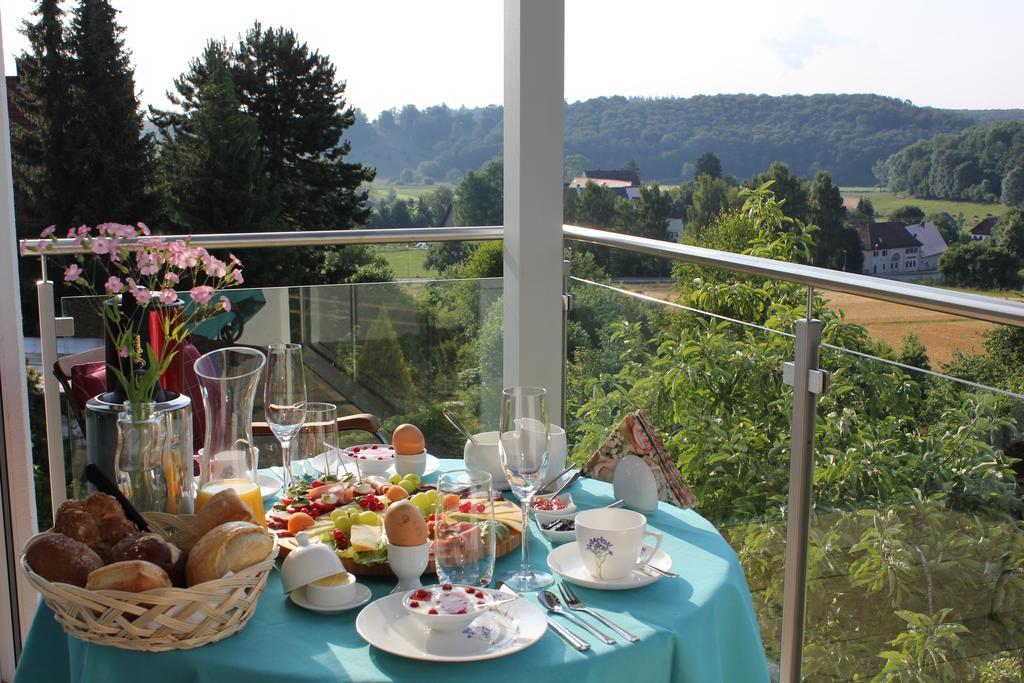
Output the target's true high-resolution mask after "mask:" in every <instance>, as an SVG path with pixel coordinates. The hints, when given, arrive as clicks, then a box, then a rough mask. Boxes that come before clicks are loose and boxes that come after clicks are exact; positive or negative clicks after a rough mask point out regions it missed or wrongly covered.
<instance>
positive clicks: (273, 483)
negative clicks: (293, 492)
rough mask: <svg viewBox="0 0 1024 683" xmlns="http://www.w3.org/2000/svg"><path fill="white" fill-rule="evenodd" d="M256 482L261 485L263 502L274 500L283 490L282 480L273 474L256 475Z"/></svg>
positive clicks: (261, 473)
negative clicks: (269, 499)
mask: <svg viewBox="0 0 1024 683" xmlns="http://www.w3.org/2000/svg"><path fill="white" fill-rule="evenodd" d="M256 481H257V483H259V485H260V495H261V496H263V500H267V499H268V498H273V497H274V495H275V494H276V493H277V492H278V491H280V490H281V480H280V479H278V478H277V477H275V476H274V475H272V474H264V473H263V472H260V473H259V474H257V475H256Z"/></svg>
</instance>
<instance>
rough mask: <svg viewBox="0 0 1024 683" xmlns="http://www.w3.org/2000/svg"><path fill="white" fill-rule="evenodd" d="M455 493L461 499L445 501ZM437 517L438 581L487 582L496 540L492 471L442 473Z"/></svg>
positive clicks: (469, 584) (492, 566)
mask: <svg viewBox="0 0 1024 683" xmlns="http://www.w3.org/2000/svg"><path fill="white" fill-rule="evenodd" d="M452 494H454V495H457V496H458V497H459V502H458V503H454V502H453V503H449V504H448V505H445V498H446V497H448V496H450V495H452ZM452 500H454V499H452ZM434 520H435V521H434V564H435V566H436V567H437V578H438V580H439V582H440V583H459V584H463V585H467V586H486V585H488V584H489V583H490V582H491V577H492V576H493V575H494V550H495V544H496V543H497V541H496V538H497V536H496V529H497V527H496V525H495V522H494V487H493V485H492V482H491V475H490V474H488V473H487V472H483V471H480V470H455V471H453V472H445V473H443V474H441V475H439V476H438V478H437V506H436V510H435V515H434Z"/></svg>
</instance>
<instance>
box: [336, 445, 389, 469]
mask: <svg viewBox="0 0 1024 683" xmlns="http://www.w3.org/2000/svg"><path fill="white" fill-rule="evenodd" d="M343 452H344V453H345V457H346V458H347V459H348V462H350V463H352V464H353V465H355V466H356V469H357V470H358V471H359V475H360V476H362V477H370V476H373V475H380V474H384V473H385V472H387V471H388V468H389V467H391V465H393V464H394V463H395V448H394V446H388V445H387V444H379V443H366V444H360V445H358V446H352V447H350V448H346V449H345V450H344V451H343Z"/></svg>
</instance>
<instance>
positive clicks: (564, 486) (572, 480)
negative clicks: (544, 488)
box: [547, 470, 583, 498]
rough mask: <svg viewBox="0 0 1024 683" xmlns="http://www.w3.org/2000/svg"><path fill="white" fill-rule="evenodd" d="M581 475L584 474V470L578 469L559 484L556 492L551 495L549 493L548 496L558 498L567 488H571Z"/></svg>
mask: <svg viewBox="0 0 1024 683" xmlns="http://www.w3.org/2000/svg"><path fill="white" fill-rule="evenodd" d="M581 476H583V470H577V471H576V474H574V475H572V476H571V477H569V479H568V480H566V482H565V483H564V484H562V485H561V486H559V487H558V489H557V490H556V491H555V492H554V493H552V494H551V495H549V496H547V497H548V498H558V497H559V496H560V495H562V492H563V491H565V490H566V489H567V488H569V487H570V486H572V485H573V484H575V483H576V482H577V481H579V478H580V477H581Z"/></svg>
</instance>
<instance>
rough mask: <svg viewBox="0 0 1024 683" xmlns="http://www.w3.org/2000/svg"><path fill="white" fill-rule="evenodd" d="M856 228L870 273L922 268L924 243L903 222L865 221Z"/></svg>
mask: <svg viewBox="0 0 1024 683" xmlns="http://www.w3.org/2000/svg"><path fill="white" fill-rule="evenodd" d="M855 227H856V229H857V233H858V234H859V235H860V242H861V249H862V250H863V252H864V272H865V273H866V274H868V275H902V274H906V273H913V272H918V271H919V270H920V269H919V268H918V263H919V260H920V258H921V248H922V247H923V246H924V245H923V244H922V243H921V242H920V241H919V240H918V239H917V238H916V237H914V235H913V234H911V233H910V232H909V231H908V230H907V226H906V225H904V224H903V223H894V222H888V223H869V222H864V221H862V222H859V223H857V224H855ZM940 238H941V236H940Z"/></svg>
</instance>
